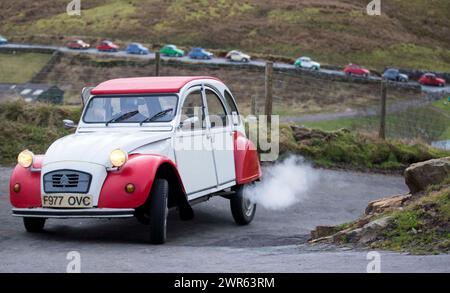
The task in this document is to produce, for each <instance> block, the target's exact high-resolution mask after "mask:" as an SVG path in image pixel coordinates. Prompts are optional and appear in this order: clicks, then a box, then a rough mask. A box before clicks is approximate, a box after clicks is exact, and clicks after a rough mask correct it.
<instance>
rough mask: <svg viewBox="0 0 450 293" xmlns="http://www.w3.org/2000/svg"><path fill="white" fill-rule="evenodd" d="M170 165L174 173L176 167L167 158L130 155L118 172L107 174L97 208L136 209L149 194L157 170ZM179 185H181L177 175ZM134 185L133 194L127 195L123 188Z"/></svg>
mask: <svg viewBox="0 0 450 293" xmlns="http://www.w3.org/2000/svg"><path fill="white" fill-rule="evenodd" d="M164 163H167V164H170V165H171V166H172V167H173V169H174V170H175V171H176V170H177V169H176V165H175V163H173V162H172V161H171V160H170V159H169V158H167V157H164V156H160V155H141V154H137V155H131V156H130V158H129V160H128V161H127V163H126V164H125V165H124V166H123V167H122V168H120V169H119V170H118V171H111V172H108V175H107V177H106V179H105V182H104V183H103V187H102V189H101V192H100V197H99V202H98V207H99V208H137V207H139V206H141V205H143V204H144V203H145V201H146V200H147V197H148V196H149V194H150V190H151V188H152V184H153V180H154V178H155V175H156V172H157V171H158V168H159V167H160V166H161V165H162V164H164ZM177 177H178V179H179V183H180V184H181V186H182V190H183V191H184V187H183V184H182V182H181V179H180V177H179V175H178V173H177ZM128 183H132V184H134V185H135V187H136V190H135V191H134V192H133V193H131V194H130V193H127V192H126V191H125V186H126V185H127V184H128Z"/></svg>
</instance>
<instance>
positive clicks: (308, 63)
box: [294, 57, 320, 70]
mask: <svg viewBox="0 0 450 293" xmlns="http://www.w3.org/2000/svg"><path fill="white" fill-rule="evenodd" d="M294 65H295V67H297V68H305V69H313V70H319V69H320V63H318V62H315V61H313V60H311V58H309V57H300V58H298V59H297V60H296V61H295V64H294Z"/></svg>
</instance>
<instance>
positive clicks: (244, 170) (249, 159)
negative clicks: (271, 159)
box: [233, 131, 261, 184]
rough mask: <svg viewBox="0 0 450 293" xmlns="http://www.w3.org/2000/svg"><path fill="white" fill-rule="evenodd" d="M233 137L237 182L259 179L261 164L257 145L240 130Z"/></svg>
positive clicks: (242, 182) (244, 182)
mask: <svg viewBox="0 0 450 293" xmlns="http://www.w3.org/2000/svg"><path fill="white" fill-rule="evenodd" d="M233 137H234V161H235V168H236V183H237V184H246V183H249V182H252V181H255V180H258V179H259V178H260V177H261V166H260V164H259V158H258V152H257V150H256V147H255V145H254V144H253V143H252V142H251V141H250V140H249V139H247V138H246V137H245V135H243V134H242V133H240V132H238V131H235V132H234V134H233Z"/></svg>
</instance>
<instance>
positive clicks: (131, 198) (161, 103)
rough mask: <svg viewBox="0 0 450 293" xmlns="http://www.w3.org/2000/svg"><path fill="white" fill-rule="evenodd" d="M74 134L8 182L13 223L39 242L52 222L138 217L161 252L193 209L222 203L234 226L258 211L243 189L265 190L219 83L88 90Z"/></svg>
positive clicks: (143, 83)
mask: <svg viewBox="0 0 450 293" xmlns="http://www.w3.org/2000/svg"><path fill="white" fill-rule="evenodd" d="M82 97H83V101H84V105H85V106H84V110H83V113H82V116H81V119H80V121H79V123H78V125H75V124H74V123H73V121H70V120H64V124H65V126H66V127H74V128H75V127H76V131H75V133H74V134H71V135H68V136H66V137H63V138H61V139H58V140H56V141H55V142H54V143H53V144H52V145H51V146H50V147H49V148H48V150H47V152H46V153H45V155H34V154H33V153H32V152H31V151H29V150H24V151H22V152H21V153H20V154H19V156H18V164H17V166H16V167H15V169H14V172H13V174H12V176H11V179H10V198H11V204H12V206H13V210H12V212H13V215H14V216H19V217H23V222H24V225H25V229H26V230H27V231H29V232H39V231H41V230H42V229H43V228H44V225H45V221H46V219H47V218H91V217H94V218H119V217H133V216H134V217H136V218H137V219H138V220H139V221H140V222H143V223H145V224H149V227H150V228H149V240H150V242H151V243H155V244H158V243H164V242H165V240H166V226H167V225H166V223H167V214H168V209H169V208H172V207H176V208H177V210H178V212H179V215H180V217H181V219H185V220H188V219H191V218H192V217H193V215H194V214H193V210H192V208H191V205H192V204H193V203H197V202H201V201H203V200H207V199H209V198H210V197H211V196H214V195H220V196H223V197H225V198H228V199H229V200H230V206H231V212H232V215H233V218H234V220H235V222H236V223H237V224H239V225H245V224H248V223H250V222H251V221H252V219H253V217H254V215H255V210H256V206H255V204H254V203H252V202H251V201H249V200H248V199H247V197H244V188H245V186H247V185H248V184H251V183H252V182H254V181H256V180H259V178H260V177H261V168H260V164H259V159H258V154H257V151H256V149H255V146H254V145H253V144H252V142H251V141H250V140H248V139H247V138H246V136H245V130H244V123H243V121H242V118H241V117H240V116H239V112H238V109H237V107H236V103H235V100H234V98H233V96H232V94H231V92H230V90H229V89H228V88H227V87H226V86H225V85H224V84H223V83H222V82H221V81H220V80H218V79H217V78H214V77H207V76H195V77H141V78H121V79H113V80H109V81H105V82H103V83H101V84H99V85H98V86H97V87H95V88H90V89H86V88H85V89H83V94H82Z"/></svg>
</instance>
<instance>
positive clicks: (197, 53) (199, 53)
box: [188, 47, 214, 59]
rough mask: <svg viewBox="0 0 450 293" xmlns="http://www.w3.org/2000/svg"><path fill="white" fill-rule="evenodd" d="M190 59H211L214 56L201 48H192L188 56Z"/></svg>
mask: <svg viewBox="0 0 450 293" xmlns="http://www.w3.org/2000/svg"><path fill="white" fill-rule="evenodd" d="M188 56H189V58H191V59H211V58H212V57H213V56H214V55H213V53H211V52H208V51H206V50H205V49H203V48H199V47H196V48H192V49H191V51H190V52H189V54H188Z"/></svg>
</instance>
